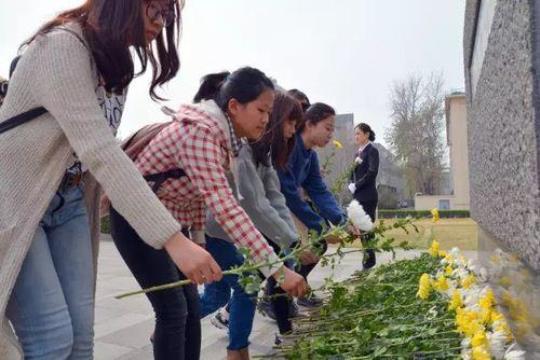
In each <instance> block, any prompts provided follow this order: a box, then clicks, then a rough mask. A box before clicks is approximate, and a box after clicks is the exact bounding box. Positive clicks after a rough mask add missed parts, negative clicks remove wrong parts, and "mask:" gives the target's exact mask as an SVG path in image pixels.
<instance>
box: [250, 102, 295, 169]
mask: <svg viewBox="0 0 540 360" xmlns="http://www.w3.org/2000/svg"><path fill="white" fill-rule="evenodd" d="M302 118H303V111H302V108H301V107H300V103H299V102H298V101H297V100H296V99H294V98H292V97H291V96H289V95H287V94H283V93H278V94H276V98H275V100H274V106H273V107H272V113H271V115H270V121H269V122H268V130H267V131H266V132H265V133H264V135H263V136H262V137H261V138H260V139H259V140H257V141H254V142H252V143H251V147H252V149H253V157H254V159H255V164H256V165H257V166H258V165H259V164H262V165H264V166H270V165H271V164H270V160H269V156H268V154H269V153H270V154H271V157H272V164H273V165H274V166H275V167H276V168H278V169H284V168H285V167H286V166H287V161H288V160H289V155H290V154H291V152H292V150H293V147H294V142H295V137H294V136H293V137H292V138H290V139H289V140H286V139H285V137H284V136H283V124H284V123H285V121H291V120H294V121H296V123H297V124H298V123H300V122H301V121H302Z"/></svg>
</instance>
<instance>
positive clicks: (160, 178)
mask: <svg viewBox="0 0 540 360" xmlns="http://www.w3.org/2000/svg"><path fill="white" fill-rule="evenodd" d="M185 176H187V174H186V173H185V171H184V170H183V169H171V170H167V171H164V172H161V173H157V174H150V175H146V176H145V177H144V179H145V180H146V181H149V182H153V183H154V185H152V191H154V192H155V193H157V191H158V190H159V188H160V186H161V184H163V183H164V182H165V180H168V179H180V178H183V177H185Z"/></svg>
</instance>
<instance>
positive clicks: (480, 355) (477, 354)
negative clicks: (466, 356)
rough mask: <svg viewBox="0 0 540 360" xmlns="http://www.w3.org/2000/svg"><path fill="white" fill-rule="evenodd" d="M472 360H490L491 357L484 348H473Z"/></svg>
mask: <svg viewBox="0 0 540 360" xmlns="http://www.w3.org/2000/svg"><path fill="white" fill-rule="evenodd" d="M472 358H473V360H491V355H490V354H489V351H488V350H487V349H486V347H485V346H477V347H473V350H472Z"/></svg>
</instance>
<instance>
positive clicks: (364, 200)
mask: <svg viewBox="0 0 540 360" xmlns="http://www.w3.org/2000/svg"><path fill="white" fill-rule="evenodd" d="M354 137H355V140H356V144H357V145H358V151H357V153H356V157H355V159H354V163H355V165H354V170H353V172H352V174H351V178H350V181H351V182H350V184H349V190H350V191H351V193H352V194H353V197H354V198H355V199H356V200H357V201H358V202H359V203H360V205H362V207H363V208H364V210H365V211H366V213H367V214H368V215H369V217H370V218H371V221H375V217H376V211H377V202H378V201H379V200H378V199H379V198H378V194H377V174H378V172H379V150H377V148H376V147H375V146H374V145H373V141H375V132H374V131H373V130H372V129H371V127H370V126H369V125H368V124H366V123H360V124H358V125H356V127H355V130H354ZM372 238H373V234H366V235H365V236H362V242H363V243H364V244H367V243H368V242H369V240H370V239H372ZM375 263H376V259H375V251H373V250H369V249H368V250H366V252H365V253H364V259H363V261H362V264H363V266H364V269H365V270H367V269H370V268H372V267H373V266H375Z"/></svg>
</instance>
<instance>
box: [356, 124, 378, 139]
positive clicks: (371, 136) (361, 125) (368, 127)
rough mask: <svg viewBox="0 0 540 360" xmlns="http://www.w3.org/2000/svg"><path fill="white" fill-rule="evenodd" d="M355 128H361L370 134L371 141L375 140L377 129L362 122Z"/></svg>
mask: <svg viewBox="0 0 540 360" xmlns="http://www.w3.org/2000/svg"><path fill="white" fill-rule="evenodd" d="M354 128H355V129H359V130H361V131H362V132H363V133H364V134H369V138H368V139H369V141H375V131H373V130H372V129H371V126H369V125H368V124H366V123H360V124H358V125H356V126H355V127H354Z"/></svg>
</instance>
